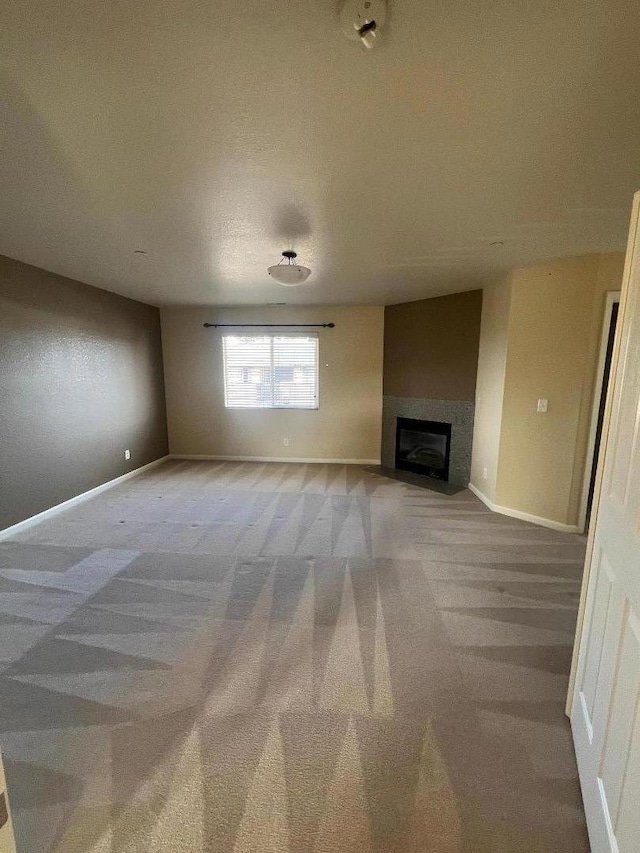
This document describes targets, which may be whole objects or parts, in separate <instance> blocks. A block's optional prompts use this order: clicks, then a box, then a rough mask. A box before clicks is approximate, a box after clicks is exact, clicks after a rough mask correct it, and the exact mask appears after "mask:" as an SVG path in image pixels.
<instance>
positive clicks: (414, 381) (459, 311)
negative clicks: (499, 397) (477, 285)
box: [384, 290, 482, 400]
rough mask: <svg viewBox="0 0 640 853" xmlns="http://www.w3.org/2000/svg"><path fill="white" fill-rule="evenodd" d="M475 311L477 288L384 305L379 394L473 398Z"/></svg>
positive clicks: (478, 310) (477, 332)
mask: <svg viewBox="0 0 640 853" xmlns="http://www.w3.org/2000/svg"><path fill="white" fill-rule="evenodd" d="M481 310H482V291H481V290H470V291H467V292H465V293H452V294H450V295H448V296H438V297H435V298H434V299H420V300H419V301H417V302H404V303H403V304H401V305H387V307H386V308H385V310H384V393H385V395H387V394H388V395H391V396H394V397H414V398H418V399H431V400H474V399H475V394H476V371H477V368H478V341H479V338H480V313H481Z"/></svg>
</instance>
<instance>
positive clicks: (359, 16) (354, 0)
mask: <svg viewBox="0 0 640 853" xmlns="http://www.w3.org/2000/svg"><path fill="white" fill-rule="evenodd" d="M386 19H387V2H386V0H345V2H344V3H343V5H342V8H341V10H340V26H341V27H342V32H343V33H344V35H345V36H346V37H347V38H348V39H349V40H350V41H359V42H360V44H361V45H363V46H364V47H366V48H368V49H369V50H370V49H371V48H372V47H375V45H376V44H377V43H378V41H379V40H380V30H381V29H382V27H383V26H384V22H385V21H386Z"/></svg>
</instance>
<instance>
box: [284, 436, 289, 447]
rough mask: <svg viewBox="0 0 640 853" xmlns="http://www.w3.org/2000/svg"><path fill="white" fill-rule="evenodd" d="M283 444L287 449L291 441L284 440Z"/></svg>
mask: <svg viewBox="0 0 640 853" xmlns="http://www.w3.org/2000/svg"><path fill="white" fill-rule="evenodd" d="M282 443H283V444H284V446H285V447H289V439H288V438H283V439H282Z"/></svg>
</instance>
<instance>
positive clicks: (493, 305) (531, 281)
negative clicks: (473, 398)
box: [472, 253, 624, 525]
mask: <svg viewBox="0 0 640 853" xmlns="http://www.w3.org/2000/svg"><path fill="white" fill-rule="evenodd" d="M623 264H624V255H623V254H622V253H614V254H603V255H596V254H593V255H583V256H579V257H574V258H564V259H561V260H557V261H554V262H552V263H548V264H541V265H539V266H535V267H528V268H526V269H519V270H514V271H513V272H512V273H511V275H510V277H509V280H508V282H507V283H506V284H503V285H501V286H500V288H498V290H496V289H487V291H486V292H485V303H484V304H485V310H484V311H483V323H482V330H481V340H480V365H479V371H478V400H477V404H476V419H477V421H476V431H475V436H474V452H473V468H472V483H473V484H474V485H475V486H476V487H477V488H478V489H479V490H480V491H481V492H483V493H484V494H485V495H486V496H487V497H488V498H489V499H490V500H492V501H493V502H494V503H496V504H498V505H499V506H503V507H507V508H509V509H512V510H517V511H520V512H524V513H528V514H530V515H533V516H537V517H540V518H544V519H549V520H551V521H553V522H557V523H559V524H568V525H575V524H576V523H577V522H578V510H579V503H580V495H581V491H582V483H583V477H584V469H585V463H586V455H587V453H586V449H587V442H588V432H589V422H590V418H591V407H592V403H593V388H594V384H595V372H596V364H597V357H598V348H599V342H600V333H601V329H602V322H603V317H604V307H605V294H606V292H607V291H611V290H618V289H619V287H620V282H621V279H622V269H623ZM505 287H506V288H507V289H508V290H510V300H509V303H508V305H507V303H506V301H505V300H504V299H503V301H502V303H500V301H499V298H498V294H499V292H500V290H501V288H505ZM491 294H493V296H491ZM507 315H508V319H507ZM505 329H506V332H507V340H506V357H505V340H504V337H503V335H504V332H505ZM501 364H504V367H503V368H501ZM501 369H503V371H504V376H503V377H502V376H501ZM501 383H502V384H503V388H504V393H503V395H502V400H500V386H501ZM540 397H544V398H547V399H548V400H549V410H548V412H547V413H546V414H538V413H537V411H536V404H537V400H538V398H540ZM498 437H499V448H498V451H497V472H496V473H495V479H494V475H493V472H494V471H495V468H494V464H493V463H494V462H495V460H496V445H495V442H496V440H497V439H498ZM483 467H487V468H488V474H489V476H488V478H487V479H486V480H485V479H483V478H482V469H483Z"/></svg>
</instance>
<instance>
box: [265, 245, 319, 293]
mask: <svg viewBox="0 0 640 853" xmlns="http://www.w3.org/2000/svg"><path fill="white" fill-rule="evenodd" d="M297 257H298V255H297V254H296V252H292V251H291V250H290V249H288V250H287V251H286V252H283V253H282V260H281V261H280V263H278V264H274V265H273V266H272V267H269V268H268V269H267V272H268V273H269V275H270V276H271V278H275V280H276V281H277V282H278V284H283V285H284V286H285V287H295V286H296V285H297V284H302V283H303V282H305V281H306V280H307V279H308V278H309V276H310V275H311V270H310V269H309V267H301V266H300V265H299V264H295V263H294V261H295V259H296V258H297Z"/></svg>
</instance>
